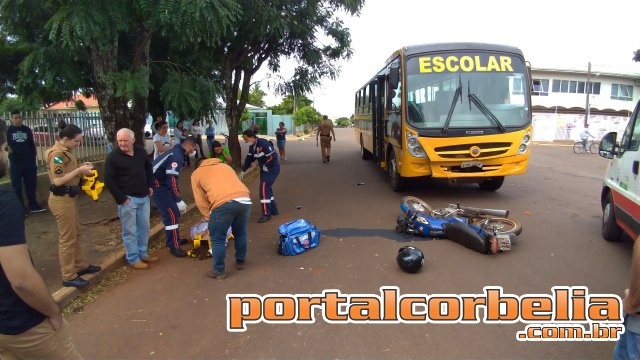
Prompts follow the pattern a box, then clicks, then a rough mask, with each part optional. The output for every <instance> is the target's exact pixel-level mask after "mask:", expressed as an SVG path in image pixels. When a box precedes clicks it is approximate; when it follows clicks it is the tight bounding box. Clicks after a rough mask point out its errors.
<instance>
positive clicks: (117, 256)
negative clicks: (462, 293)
mask: <svg viewBox="0 0 640 360" xmlns="http://www.w3.org/2000/svg"><path fill="white" fill-rule="evenodd" d="M256 171H257V167H254V168H252V169H250V170H249V172H248V174H247V175H253V174H252V173H254V172H256ZM251 178H253V176H250V177H248V180H250V179H251ZM246 182H247V181H246V180H243V183H244V184H245V185H247V184H246ZM193 209H196V204H195V203H194V204H191V205H189V206H187V212H190V211H192V210H193ZM163 231H164V224H162V222H161V223H160V224H158V225H155V226H154V227H152V228H151V229H150V230H149V239H151V238H153V237H156V236H158V235H160V234H161V233H162V232H163ZM124 257H125V251H124V248H122V249H119V250H117V251H116V252H114V253H111V254H108V255H107V256H105V258H104V259H102V261H101V262H100V264H98V265H99V266H100V267H101V268H102V270H101V271H100V272H98V273H95V274H89V275H83V276H82V277H83V278H84V279H86V280H89V282H90V283H89V285H87V287H85V288H84V289H77V288H75V287H66V286H65V287H62V289H60V290H57V291H56V292H54V293H53V294H51V296H52V297H53V299H54V300H55V302H56V303H58V306H60V307H61V308H63V309H64V308H65V307H66V306H68V305H69V304H70V303H71V302H72V301H73V300H74V299H75V298H76V297H78V296H80V295H82V293H83V292H84V291H85V290H86V289H88V288H90V287H92V286H93V285H95V284H96V283H97V282H99V281H100V280H101V279H102V278H103V277H105V276H106V275H107V274H108V273H109V272H111V271H113V270H114V269H116V268H118V267H120V266H126V262H125V261H124Z"/></svg>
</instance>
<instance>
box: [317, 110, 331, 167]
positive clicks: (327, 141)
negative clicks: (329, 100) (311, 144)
mask: <svg viewBox="0 0 640 360" xmlns="http://www.w3.org/2000/svg"><path fill="white" fill-rule="evenodd" d="M331 135H333V137H332V136H331ZM318 136H319V137H320V151H321V153H322V162H323V163H328V162H329V160H330V159H331V139H333V141H336V133H335V132H334V131H333V124H332V123H331V122H330V121H329V118H328V117H327V115H324V116H323V117H322V123H320V125H318V129H317V130H316V146H317V144H318Z"/></svg>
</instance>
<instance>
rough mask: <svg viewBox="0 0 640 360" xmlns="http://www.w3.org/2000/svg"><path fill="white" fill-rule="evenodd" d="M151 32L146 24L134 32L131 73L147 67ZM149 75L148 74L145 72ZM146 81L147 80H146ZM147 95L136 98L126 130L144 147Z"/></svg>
mask: <svg viewBox="0 0 640 360" xmlns="http://www.w3.org/2000/svg"><path fill="white" fill-rule="evenodd" d="M151 36H152V33H151V30H149V28H148V27H147V25H146V24H144V23H143V24H140V25H139V26H138V30H137V31H136V37H135V39H136V40H135V47H134V57H133V61H132V62H131V72H136V71H139V70H140V69H143V68H145V67H147V66H148V61H149V49H150V45H151ZM147 74H149V72H147ZM147 81H149V79H148V78H147ZM148 97H149V94H146V95H144V96H142V95H140V96H136V97H135V98H134V99H133V106H132V108H131V112H130V118H129V119H128V120H129V124H128V126H127V127H128V128H129V129H131V130H133V133H134V134H135V135H136V143H137V144H139V145H141V146H144V145H145V144H144V125H145V123H146V117H147V99H148Z"/></svg>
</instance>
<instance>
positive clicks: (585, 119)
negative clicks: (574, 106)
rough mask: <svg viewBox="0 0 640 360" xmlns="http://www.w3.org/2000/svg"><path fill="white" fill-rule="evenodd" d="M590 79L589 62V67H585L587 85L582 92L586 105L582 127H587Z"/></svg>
mask: <svg viewBox="0 0 640 360" xmlns="http://www.w3.org/2000/svg"><path fill="white" fill-rule="evenodd" d="M590 79H591V61H589V65H588V67H587V84H586V85H585V88H584V92H585V93H587V104H586V105H585V107H584V127H585V128H588V127H589V110H590V109H589V95H590V93H591V86H590V85H591V84H590V83H589V80H590Z"/></svg>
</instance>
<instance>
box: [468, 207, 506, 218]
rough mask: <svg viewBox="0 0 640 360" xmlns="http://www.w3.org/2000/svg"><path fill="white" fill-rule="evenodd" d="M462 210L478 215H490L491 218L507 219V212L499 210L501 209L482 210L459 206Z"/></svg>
mask: <svg viewBox="0 0 640 360" xmlns="http://www.w3.org/2000/svg"><path fill="white" fill-rule="evenodd" d="M459 208H460V209H462V210H467V211H474V212H477V213H480V214H485V215H491V216H497V217H503V218H506V217H509V210H501V209H483V208H476V207H469V206H460V207H459Z"/></svg>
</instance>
